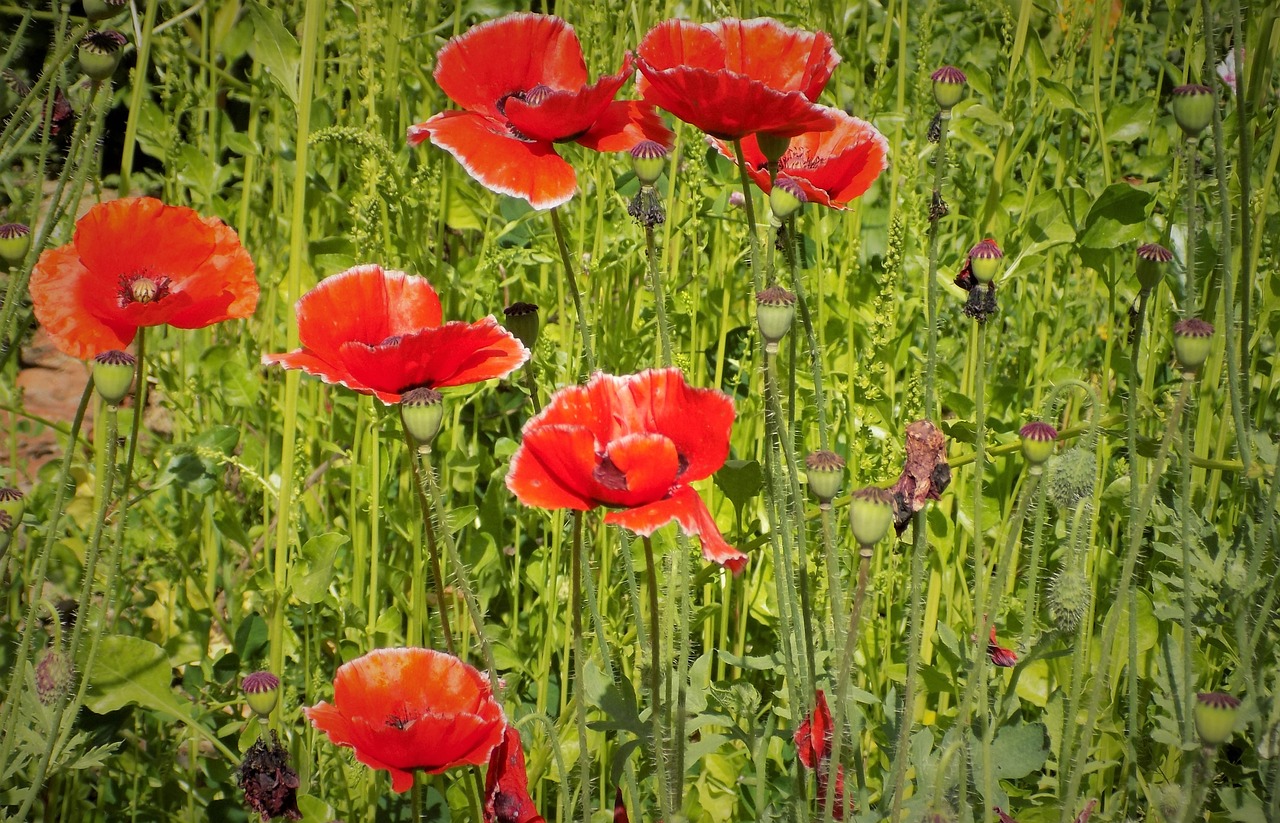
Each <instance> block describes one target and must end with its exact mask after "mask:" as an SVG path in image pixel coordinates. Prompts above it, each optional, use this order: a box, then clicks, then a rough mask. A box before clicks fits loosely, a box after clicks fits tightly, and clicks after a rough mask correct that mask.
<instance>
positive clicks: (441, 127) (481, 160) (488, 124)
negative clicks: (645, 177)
mask: <svg viewBox="0 0 1280 823" xmlns="http://www.w3.org/2000/svg"><path fill="white" fill-rule="evenodd" d="M428 138H429V139H430V140H431V142H432V143H434V144H435V145H437V146H439V147H440V148H442V149H444V150H445V151H447V152H449V153H450V154H452V155H453V156H454V158H456V159H457V161H458V162H459V163H461V164H462V167H463V168H464V169H466V170H467V174H469V175H471V176H472V178H474V179H475V180H476V181H477V182H478V183H480V184H481V185H483V186H484V187H485V188H487V189H489V190H490V191H494V192H497V193H499V194H507V195H510V196H512V197H521V198H523V199H525V200H527V201H529V205H531V206H533V207H534V208H535V209H550V208H554V207H555V206H559V205H561V204H562V203H567V202H568V201H569V199H570V198H572V197H573V193H574V192H575V191H576V190H577V187H578V178H577V175H575V174H574V172H573V166H570V165H569V164H568V163H566V162H565V161H564V159H563V158H562V157H560V155H558V154H556V152H555V149H554V148H553V147H552V145H551V143H549V142H526V141H524V140H521V139H519V138H518V137H516V136H515V135H513V134H512V133H511V131H510V130H509V129H508V128H507V125H506V123H505V122H503V121H500V120H495V119H493V118H491V117H486V116H485V115H481V114H472V113H470V112H463V111H446V112H441V113H440V114H437V115H436V116H434V117H432V118H431V119H429V120H427V121H426V122H425V123H419V124H418V125H416V126H413V127H411V128H410V129H409V143H410V145H417V144H419V143H421V142H422V141H424V140H426V139H428Z"/></svg>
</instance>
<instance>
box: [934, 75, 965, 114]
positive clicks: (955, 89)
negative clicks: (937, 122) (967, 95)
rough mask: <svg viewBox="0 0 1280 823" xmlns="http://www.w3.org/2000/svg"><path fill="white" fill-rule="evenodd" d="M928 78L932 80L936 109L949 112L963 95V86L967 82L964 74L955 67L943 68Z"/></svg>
mask: <svg viewBox="0 0 1280 823" xmlns="http://www.w3.org/2000/svg"><path fill="white" fill-rule="evenodd" d="M929 77H930V79H931V80H933V99H934V101H936V102H937V104H938V108H941V109H943V110H944V111H949V110H950V109H952V108H953V107H954V106H955V104H956V103H959V102H960V98H961V96H963V95H964V84H965V82H966V81H967V80H968V78H967V77H965V76H964V72H962V71H960V69H958V68H956V67H955V66H943V67H942V68H940V69H938V70H937V71H935V72H934V73H933V74H931V75H930V76H929Z"/></svg>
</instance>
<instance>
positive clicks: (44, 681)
mask: <svg viewBox="0 0 1280 823" xmlns="http://www.w3.org/2000/svg"><path fill="white" fill-rule="evenodd" d="M35 670H36V671H35V673H36V698H37V699H38V700H39V701H40V702H41V703H42V704H43V705H45V706H52V705H53V704H54V703H57V702H58V701H59V700H61V699H62V698H63V697H64V696H65V695H66V694H67V693H68V692H69V691H71V685H72V683H73V682H74V678H75V670H74V667H73V666H72V665H71V657H70V656H69V655H68V654H67V653H66V652H64V651H63V650H62V649H60V648H58V647H57V646H50V647H48V648H47V649H45V650H44V651H43V652H41V653H40V659H39V660H37V661H36V666H35Z"/></svg>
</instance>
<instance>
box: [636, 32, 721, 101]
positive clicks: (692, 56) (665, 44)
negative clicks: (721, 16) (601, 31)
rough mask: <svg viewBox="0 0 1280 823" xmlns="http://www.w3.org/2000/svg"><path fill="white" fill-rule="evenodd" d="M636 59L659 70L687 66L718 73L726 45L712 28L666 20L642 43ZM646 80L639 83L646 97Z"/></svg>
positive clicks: (643, 79)
mask: <svg viewBox="0 0 1280 823" xmlns="http://www.w3.org/2000/svg"><path fill="white" fill-rule="evenodd" d="M636 55H637V56H638V57H640V58H643V59H644V60H645V62H647V63H651V64H652V65H653V66H654V67H656V68H659V69H665V68H672V67H675V66H684V67H686V68H690V69H707V70H708V71H715V70H716V69H723V68H724V67H725V63H724V60H725V49H724V43H723V42H721V40H720V38H719V37H718V36H717V35H716V33H715V32H714V31H712V29H711V28H710V27H709V26H703V25H701V24H698V23H691V22H689V21H688V20H664V21H662V22H661V23H659V24H658V25H656V26H654V27H653V28H652V29H650V30H649V33H648V34H646V35H645V36H644V39H643V40H641V41H640V46H639V47H638V48H637V49H636ZM646 82H647V81H646V78H645V77H643V76H641V77H640V78H638V80H637V84H638V86H639V89H640V92H641V93H642V94H644V93H646V89H645V85H646Z"/></svg>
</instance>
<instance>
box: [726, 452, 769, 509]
mask: <svg viewBox="0 0 1280 823" xmlns="http://www.w3.org/2000/svg"><path fill="white" fill-rule="evenodd" d="M715 481H716V487H717V488H718V489H720V491H722V492H724V496H725V497H727V498H729V502H730V503H732V504H733V507H734V508H735V509H741V508H742V507H744V506H746V505H747V503H749V502H750V501H751V498H753V497H755V496H756V495H757V494H759V493H760V489H761V488H763V486H764V471H763V470H762V469H761V468H760V464H759V463H757V462H756V461H754V460H726V461H725V462H724V467H723V468H721V469H720V471H718V472H716V473H715Z"/></svg>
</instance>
